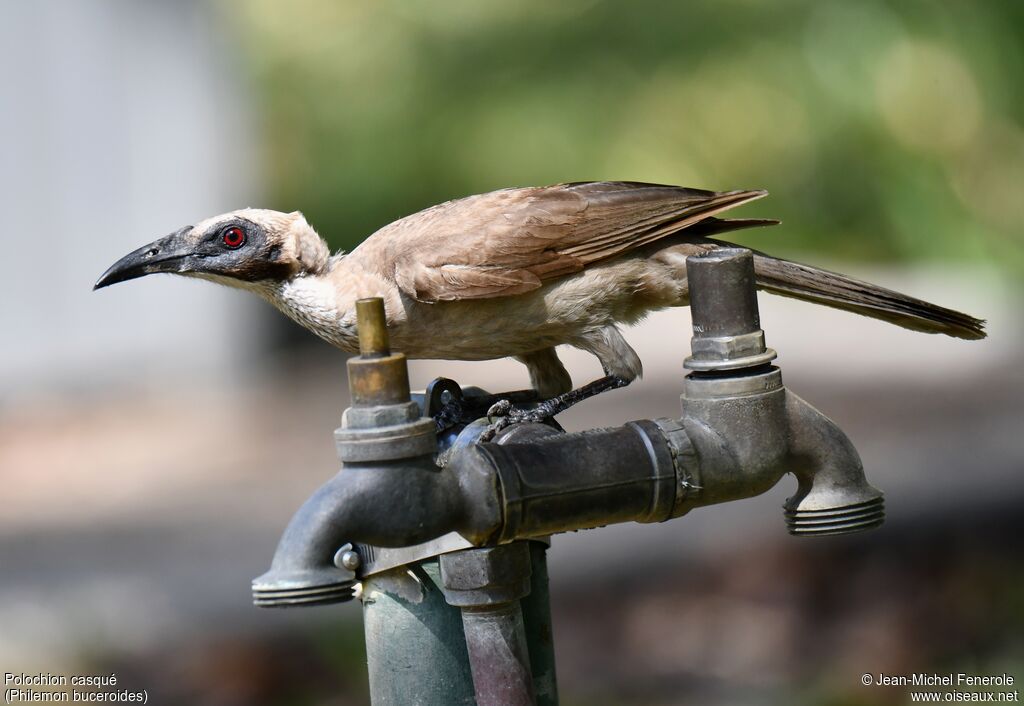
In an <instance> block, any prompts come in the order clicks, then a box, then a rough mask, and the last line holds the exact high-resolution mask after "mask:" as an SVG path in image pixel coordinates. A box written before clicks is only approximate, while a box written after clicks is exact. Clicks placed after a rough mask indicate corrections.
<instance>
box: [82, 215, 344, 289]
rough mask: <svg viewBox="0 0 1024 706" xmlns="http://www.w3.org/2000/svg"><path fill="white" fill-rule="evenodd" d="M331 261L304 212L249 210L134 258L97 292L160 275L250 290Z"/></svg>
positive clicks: (114, 269)
mask: <svg viewBox="0 0 1024 706" xmlns="http://www.w3.org/2000/svg"><path fill="white" fill-rule="evenodd" d="M329 258H330V251H329V250H328V249H327V244H326V243H324V241H323V240H322V239H321V238H320V236H319V235H317V234H316V232H315V231H314V230H313V229H312V228H311V227H310V226H309V224H308V223H306V219H305V218H303V216H302V214H301V213H299V212H298V211H296V212H293V213H281V212H279V211H267V210H261V209H251V208H247V209H243V210H241V211H232V212H231V213H226V214H224V215H221V216H215V217H214V218H208V219H207V220H205V221H202V222H200V223H197V224H196V225H194V226H186V227H184V228H181V229H179V230H176V231H175V232H173V233H171V234H170V235H167V236H164V237H163V238H160V239H159V240H155V241H153V242H152V243H150V244H149V245H144V246H143V247H141V248H139V249H138V250H134V251H132V252H130V253H128V254H127V255H125V256H124V257H122V258H121V259H120V260H118V261H117V262H115V263H114V264H113V265H111V266H110V268H109V269H108V270H107V271H106V272H104V273H103V274H102V275H101V276H100V278H99V279H98V280H97V281H96V285H95V286H94V287H93V289H100V288H101V287H106V286H108V285H111V284H116V283H118V282H124V281H127V280H130V279H135V278H137V277H143V276H145V275H149V274H154V273H157V272H169V273H173V274H179V275H188V276H192V277H202V278H204V279H210V280H213V281H215V282H219V283H221V284H228V285H233V286H239V287H245V286H247V285H251V284H253V283H258V282H265V281H268V280H269V281H283V280H287V279H289V278H291V277H294V276H296V275H298V274H301V273H318V272H320V271H322V270H323V269H324V268H325V267H326V266H327V261H328V260H329Z"/></svg>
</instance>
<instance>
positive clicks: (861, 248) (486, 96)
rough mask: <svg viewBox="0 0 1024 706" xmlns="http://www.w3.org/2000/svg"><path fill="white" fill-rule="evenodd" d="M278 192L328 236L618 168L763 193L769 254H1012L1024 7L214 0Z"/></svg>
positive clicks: (1012, 263) (905, 257)
mask: <svg viewBox="0 0 1024 706" xmlns="http://www.w3.org/2000/svg"><path fill="white" fill-rule="evenodd" d="M227 8H229V11H230V13H231V15H232V17H233V18H237V22H238V24H237V25H236V26H235V31H234V33H233V40H234V41H235V42H236V43H238V44H239V45H240V46H241V47H242V49H243V51H244V54H245V57H246V66H247V67H248V70H249V71H251V75H252V77H253V79H254V81H255V86H256V88H257V91H258V96H259V100H260V101H261V102H262V104H263V106H264V108H265V121H266V122H265V126H264V127H265V133H266V138H267V139H266V140H265V141H264V145H265V146H266V149H267V155H266V160H267V167H268V175H269V179H270V188H271V194H270V196H271V198H270V203H271V205H272V206H275V207H280V208H282V209H287V210H292V209H301V210H303V211H304V212H305V213H306V215H307V217H308V218H309V219H310V220H311V222H312V223H314V224H315V225H316V226H317V227H318V228H319V230H320V231H321V233H322V234H323V235H325V237H327V238H328V239H329V240H330V241H331V242H332V244H333V245H335V246H336V247H344V248H351V247H352V246H354V245H355V244H356V243H358V242H359V241H360V240H362V239H363V238H364V237H365V236H366V235H368V234H369V233H371V232H372V231H374V230H375V229H376V228H378V227H380V226H381V225H383V224H385V223H387V222H389V221H391V220H393V219H395V218H397V217H399V216H402V215H405V214H407V213H410V212H412V211H415V210H418V209H420V208H423V207H426V206H428V205H431V204H434V203H437V202H440V201H445V200H448V199H450V198H455V197H458V196H463V195H467V194H471V193H478V192H482V191H488V190H491V189H496V188H501V187H507V186H525V185H540V184H546V183H555V182H559V181H578V180H584V179H630V180H639V181H653V182H661V183H669V184H680V185H686V186H695V187H706V188H713V189H734V188H766V189H768V190H769V191H770V192H771V197H770V198H769V199H768V200H766V201H763V202H761V203H759V204H757V205H756V206H754V207H752V208H751V209H749V211H750V213H751V214H752V215H765V216H771V217H776V218H781V219H782V220H783V221H784V223H785V226H784V227H783V228H780V229H777V230H775V231H773V232H771V233H770V234H765V233H758V234H756V235H748V236H746V237H747V239H748V240H749V239H750V238H757V239H758V240H757V242H762V239H770V242H771V246H772V247H773V248H779V249H781V250H782V251H788V252H794V251H798V250H817V251H823V252H827V253H829V254H831V255H834V256H836V257H841V258H847V259H850V258H852V259H859V260H867V261H877V260H897V261H904V262H906V261H920V260H921V259H922V258H925V259H927V258H948V259H951V258H968V259H972V260H974V259H989V260H992V261H996V262H998V263H1000V264H1003V265H1005V266H1007V267H1014V268H1019V267H1020V266H1021V265H1022V264H1024V240H1022V235H1021V234H1022V230H1024V197H1022V195H1024V159H1022V157H1024V132H1022V129H1021V121H1022V118H1024V82H1022V81H1021V80H1020V78H1021V76H1022V75H1024V72H1022V69H1024V42H1022V41H1021V39H1022V32H1021V30H1022V27H1024V5H1022V4H1021V3H1020V2H1016V1H1015V0H1006V1H1005V2H960V3H937V2H878V1H872V0H865V1H862V2H800V1H797V0H786V1H782V2H770V3H769V2H754V1H752V0H724V1H720V2H687V3H684V2H658V1H655V0H643V1H640V2H600V1H597V0H566V1H564V2H539V1H538V2H502V3H489V2H474V1H472V0H461V1H454V2H431V3H425V2H419V3H417V2H393V1H392V2H373V3H369V2H333V1H331V0H304V1H302V2H296V3H279V2H274V1H273V0H257V1H254V2H237V3H231V4H229V5H228V6H227Z"/></svg>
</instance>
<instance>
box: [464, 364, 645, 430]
mask: <svg viewBox="0 0 1024 706" xmlns="http://www.w3.org/2000/svg"><path fill="white" fill-rule="evenodd" d="M630 382H631V381H630V380H626V379H625V378H621V377H619V376H617V375H606V376H604V377H603V378H599V379H597V380H595V381H594V382H591V383H588V384H586V385H584V386H583V387H580V388H577V389H575V390H570V391H569V392H566V393H564V394H561V395H558V396H557V397H552V398H551V399H547V400H544V401H543V402H539V403H538V404H537V405H536V406H535V407H530V408H529V409H523V408H520V407H516V406H515V405H513V404H512V402H511V401H510V400H508V399H500V400H498V401H497V402H495V403H494V404H493V405H491V407H490V408H489V409H488V410H487V416H488V417H497V419H495V420H494V421H493V422H492V423H491V425H490V426H489V427H487V429H485V430H484V432H483V433H482V434H481V435H480V439H479V440H480V441H490V440H491V439H493V438H494V436H495V434H497V433H498V432H499V431H501V430H503V429H505V428H507V427H509V426H511V425H513V424H524V423H527V422H532V423H537V424H539V423H543V422H545V421H547V420H548V419H551V418H552V417H554V416H555V415H556V414H560V413H562V412H564V411H565V410H567V409H569V408H570V407H572V406H573V405H575V404H578V403H580V402H582V401H583V400H585V399H588V398H590V397H593V396H595V395H599V394H600V393H602V392H606V391H608V390H615V389H618V388H620V387H625V386H626V385H628V384H629V383H630Z"/></svg>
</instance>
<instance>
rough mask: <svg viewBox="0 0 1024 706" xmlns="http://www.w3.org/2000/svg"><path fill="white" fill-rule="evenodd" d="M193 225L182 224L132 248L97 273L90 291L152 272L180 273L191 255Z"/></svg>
mask: <svg viewBox="0 0 1024 706" xmlns="http://www.w3.org/2000/svg"><path fill="white" fill-rule="evenodd" d="M191 230H192V226H185V227H184V228H182V229H180V230H177V231H175V232H173V233H171V234H170V235H167V236H164V237H163V238H160V239H159V240H154V241H153V242H152V243H150V244H149V245H143V246H142V247H141V248H139V249H138V250H133V251H132V252H130V253H128V254H127V255H125V256H124V257H122V258H121V259H120V260H118V261H117V262H115V263H114V264H113V265H111V266H110V267H109V268H107V271H106V272H104V273H103V274H102V275H100V278H99V279H98V280H96V284H94V285H93V290H94V291H95V290H97V289H100V288H102V287H107V286H109V285H111V284H117V283H118V282H126V281H128V280H130V279H135V278H136V277H144V276H145V275H151V274H153V273H155V272H183V271H185V269H186V264H187V262H188V260H189V259H190V257H191V256H192V254H193V252H192V251H193V247H194V244H193V243H192V242H191V239H190V238H189V237H188V234H189V232H190V231H191Z"/></svg>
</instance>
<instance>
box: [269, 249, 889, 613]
mask: <svg viewBox="0 0 1024 706" xmlns="http://www.w3.org/2000/svg"><path fill="white" fill-rule="evenodd" d="M687 273H688V278H689V285H690V291H691V300H692V301H691V308H692V310H693V322H694V336H693V344H692V352H693V354H692V355H691V356H690V357H689V358H688V359H687V361H686V363H685V365H686V367H687V368H688V369H690V371H691V372H690V374H689V375H688V376H687V377H686V378H685V380H684V381H683V393H682V396H681V402H682V414H681V416H680V417H679V418H675V419H656V420H639V421H634V422H629V423H627V424H625V425H623V426H620V427H616V428H611V429H597V430H590V431H586V432H579V433H573V434H566V433H562V432H560V431H558V430H556V429H553V428H551V427H549V426H545V425H539V424H523V425H518V426H515V427H512V428H511V429H509V430H506V431H505V432H503V433H502V434H501V435H499V436H498V437H496V438H495V440H494V441H493V442H479V437H480V434H481V433H482V432H483V430H484V429H485V428H486V426H487V424H486V420H480V421H478V422H477V423H474V424H470V425H469V426H467V427H466V428H465V429H464V430H463V431H462V432H461V434H460V435H459V437H458V438H457V439H456V440H455V442H454V444H453V448H452V449H451V453H450V458H448V461H447V464H446V465H445V466H444V467H440V466H439V465H437V463H435V454H436V453H437V452H438V451H439V450H440V449H439V448H438V447H437V442H436V438H435V435H434V431H433V426H432V424H433V422H432V420H430V419H429V418H426V417H422V416H421V414H422V410H421V409H420V407H419V406H417V405H416V404H415V403H414V402H412V401H411V398H410V395H409V389H408V377H407V373H406V368H405V360H404V358H403V356H402V355H401V354H392V353H391V352H390V350H389V349H388V345H387V332H386V329H385V327H384V323H383V308H382V304H381V303H380V300H370V301H366V302H360V308H359V327H360V339H361V340H365V341H367V343H366V344H365V345H364V346H362V347H361V354H360V356H359V357H358V358H355V359H353V360H350V361H349V380H350V385H351V388H352V395H353V406H352V407H351V408H350V409H349V410H347V411H346V413H345V416H344V418H343V424H342V428H341V429H339V430H338V431H337V432H336V438H337V441H338V452H339V457H340V458H341V460H342V462H343V464H344V465H343V468H342V470H341V471H340V472H339V473H338V475H337V476H335V478H333V479H332V480H330V481H329V482H328V483H327V484H326V485H324V486H323V487H322V488H321V489H320V490H319V491H317V492H316V493H315V494H314V495H313V496H312V497H311V498H310V499H309V500H308V501H307V502H306V504H305V505H303V507H302V508H301V509H300V510H299V512H298V513H297V514H296V515H295V517H294V518H293V519H292V521H291V523H290V524H289V526H288V528H287V529H286V530H285V533H284V536H283V537H282V539H281V542H280V544H279V546H278V549H277V553H276V554H275V557H274V561H273V564H272V566H271V570H270V571H268V572H267V573H266V574H264V575H263V576H261V577H259V578H258V579H256V580H255V581H254V582H253V592H254V596H255V600H256V603H257V605H263V606H288V605H304V604H311V603H326V602H332V601H339V600H347V599H348V598H350V597H352V595H353V594H352V587H353V585H354V583H355V582H356V581H357V580H358V578H359V577H360V576H365V575H368V572H369V571H370V570H371V569H370V568H369V567H370V566H371V565H373V564H376V565H378V567H390V566H397V565H399V564H398V563H396V562H399V561H400V562H408V561H413V560H415V559H422V558H426V557H430V556H436V555H438V554H441V553H444V552H445V551H451V550H453V549H463V548H466V547H469V546H485V545H495V544H502V543H506V542H511V541H514V540H517V539H526V538H536V537H545V536H547V535H551V534H554V533H558V532H564V531H569V530H577V529H584V528H590V527H597V526H601V525H607V524H612V523H615V522H627V521H636V522H660V521H664V520H669V519H672V518H675V517H679V516H681V515H683V514H685V513H687V512H689V511H690V510H692V509H693V508H695V507H702V506H707V505H712V504H716V503H721V502H727V501H730V500H738V499H741V498H747V497H752V496H754V495H758V494H760V493H763V492H765V491H766V490H768V489H769V488H771V487H773V486H774V485H775V484H776V483H777V482H779V480H780V479H781V478H782V477H783V476H784V475H785V474H787V473H792V474H793V475H794V476H796V478H797V481H798V488H797V492H796V494H794V495H793V496H792V497H791V498H789V500H788V501H787V502H786V505H785V520H786V524H787V527H788V529H789V531H790V532H791V533H793V534H796V535H824V534H841V533H848V532H854V531H858V530H863V529H868V528H871V527H876V526H878V525H879V524H881V522H882V520H883V517H884V511H883V501H882V494H881V492H879V491H878V490H876V489H875V488H873V487H872V486H871V485H869V484H868V483H867V481H866V479H865V477H864V471H863V468H862V466H861V462H860V459H859V458H858V456H857V453H856V451H855V450H854V448H853V445H852V444H851V443H850V441H849V439H847V437H846V435H845V434H843V432H842V431H841V430H840V429H839V428H838V427H837V426H836V425H835V424H834V423H833V422H831V421H830V420H829V419H828V418H826V417H825V416H824V415H822V414H821V413H820V412H818V411H817V410H815V409H814V408H813V407H811V406H810V405H809V404H807V403H806V402H804V401H803V400H802V399H800V398H799V397H797V396H796V395H794V394H793V393H791V392H789V391H788V390H787V389H786V388H785V387H784V386H783V384H782V376H781V373H780V371H779V369H778V368H777V367H775V366H773V365H771V361H772V360H773V359H774V358H775V352H774V351H772V350H770V349H768V348H766V347H765V344H764V332H763V331H762V330H761V329H760V322H759V319H758V311H757V302H756V298H755V294H754V273H753V261H752V256H751V253H750V251H748V250H745V249H741V248H732V249H719V250H716V251H715V252H714V253H712V254H711V255H708V256H704V257H690V258H689V259H688V260H687ZM446 456H448V455H447V454H446ZM438 538H442V539H441V540H439V539H438ZM366 545H372V548H369V547H367V546H366ZM353 547H355V548H354V549H353ZM342 548H346V549H345V551H348V552H352V551H355V552H356V553H357V554H358V553H359V552H360V551H361V552H362V554H363V555H365V556H364V557H363V558H364V559H367V560H368V559H371V558H372V559H373V561H363V562H362V567H361V568H357V569H356V570H353V569H351V568H346V566H349V567H351V566H355V565H356V564H357V563H359V562H356V561H354V560H352V557H351V556H349V557H348V558H349V561H348V562H347V564H346V562H345V561H343V560H342V559H343V558H344V557H343V553H341V552H339V550H340V549H342ZM387 548H396V549H387ZM399 548H400V549H399ZM336 555H338V557H339V558H338V561H337V563H336V562H335V557H336ZM370 555H373V556H372V557H371V556H370ZM389 557H390V558H389Z"/></svg>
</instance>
